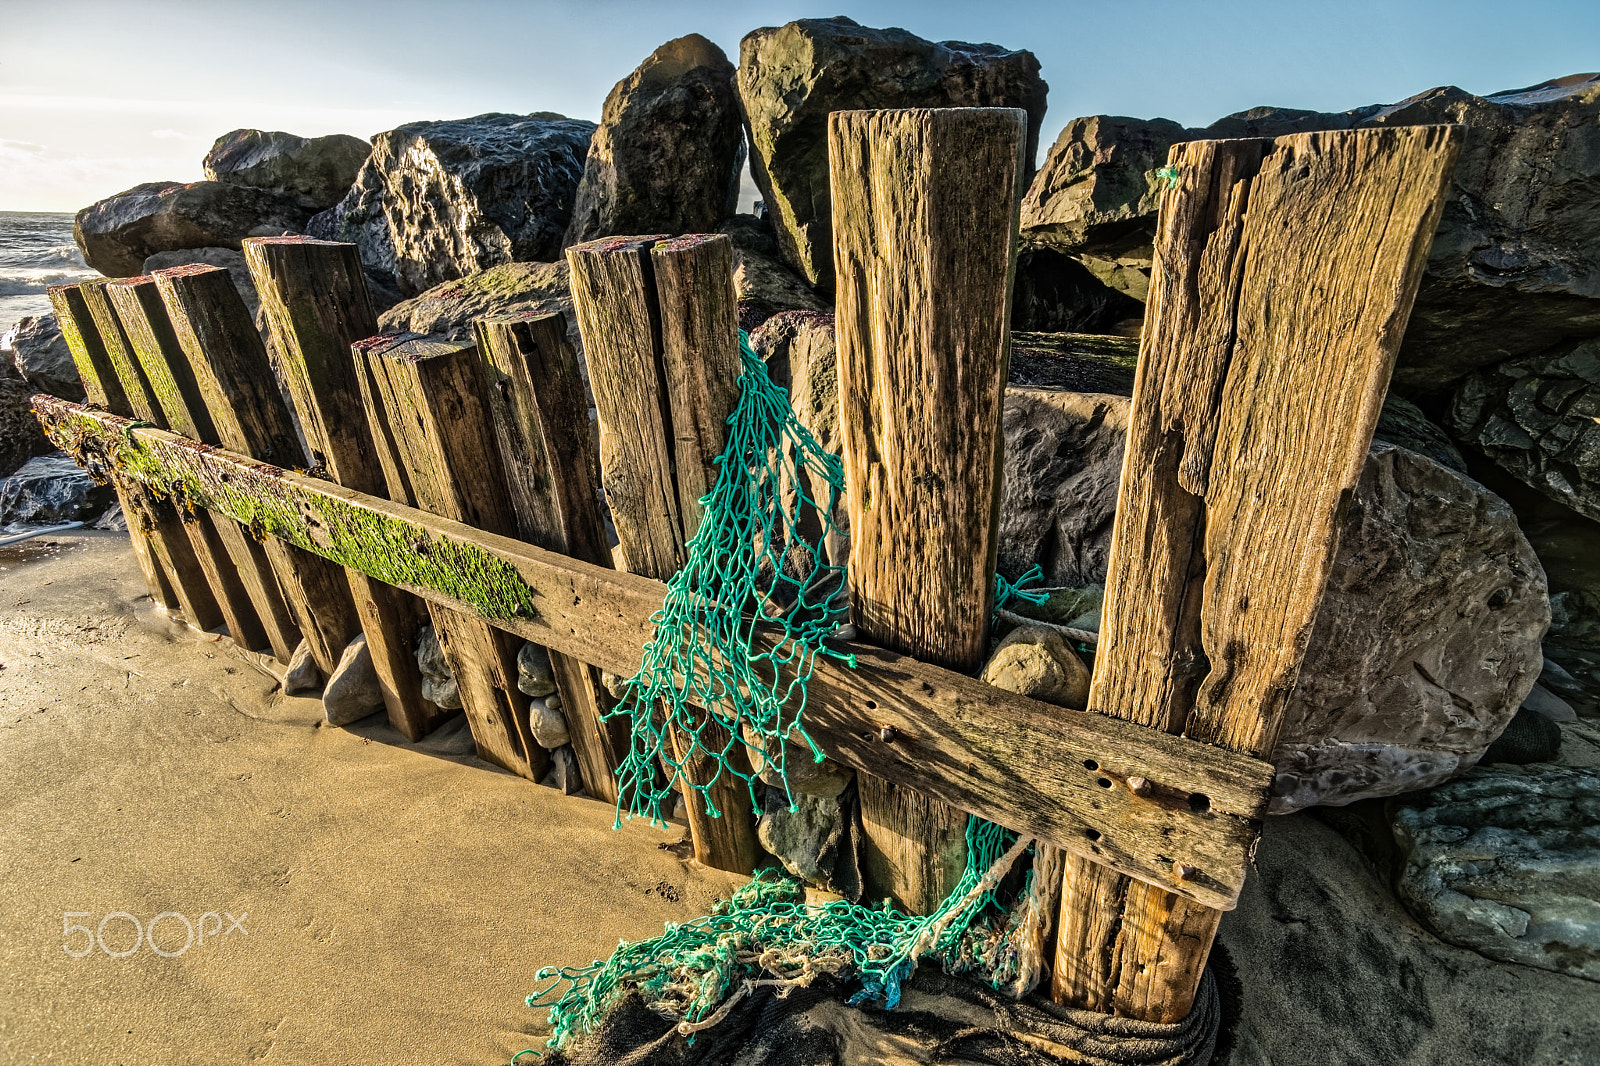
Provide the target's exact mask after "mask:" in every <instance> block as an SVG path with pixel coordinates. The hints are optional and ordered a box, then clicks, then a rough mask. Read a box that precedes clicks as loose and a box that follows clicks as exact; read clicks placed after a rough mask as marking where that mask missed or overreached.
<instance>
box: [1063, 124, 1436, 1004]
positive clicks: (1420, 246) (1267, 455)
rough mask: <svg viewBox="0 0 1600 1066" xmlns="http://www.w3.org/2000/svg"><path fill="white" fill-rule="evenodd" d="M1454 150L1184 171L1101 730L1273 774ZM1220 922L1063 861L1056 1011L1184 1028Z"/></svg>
mask: <svg viewBox="0 0 1600 1066" xmlns="http://www.w3.org/2000/svg"><path fill="white" fill-rule="evenodd" d="M1459 146H1460V129H1459V127H1447V126H1424V127H1409V128H1395V129H1379V130H1364V131H1359V132H1339V133H1309V134H1297V135H1294V136H1289V137H1280V138H1278V139H1277V140H1275V141H1265V140H1239V141H1198V142H1194V143H1191V144H1180V145H1177V146H1176V147H1174V148H1173V149H1172V152H1171V155H1170V157H1169V172H1170V173H1172V174H1174V175H1175V178H1173V179H1172V181H1173V185H1172V187H1171V188H1170V189H1169V190H1167V191H1166V192H1164V193H1163V199H1162V204H1161V216H1160V223H1159V228H1158V234H1157V237H1156V249H1155V264H1156V267H1155V271H1154V276H1153V278H1152V280H1151V288H1150V302H1149V310H1148V313H1147V316H1146V319H1145V329H1144V340H1143V344H1142V345H1141V351H1140V358H1139V371H1138V378H1137V382H1136V384H1135V387H1134V405H1133V417H1132V420H1131V424H1130V427H1129V433H1128V444H1127V452H1126V454H1125V458H1124V461H1123V469H1122V488H1121V492H1120V496H1119V502H1118V506H1117V521H1116V528H1115V530H1114V532H1113V535H1112V545H1111V556H1110V563H1109V572H1108V574H1107V577H1106V602H1105V606H1104V609H1103V612H1102V622H1101V629H1100V644H1099V647H1098V648H1097V649H1096V651H1097V654H1096V665H1095V674H1094V682H1093V686H1092V688H1091V690H1090V693H1089V709H1090V710H1091V711H1096V712H1099V713H1100V714H1106V715H1114V716H1117V717H1120V718H1127V719H1131V720H1133V721H1137V722H1140V723H1142V724H1145V725H1150V726H1155V727H1158V728H1161V729H1165V730H1167V731H1169V732H1173V733H1182V734H1184V735H1185V736H1187V737H1189V738H1191V739H1195V740H1200V741H1204V742H1207V743H1210V744H1215V745H1218V746H1220V747H1222V748H1228V749H1232V750H1234V751H1240V752H1245V753H1249V754H1253V755H1257V756H1260V757H1262V758H1269V757H1270V756H1271V754H1272V751H1273V747H1274V745H1275V742H1276V740H1277V736H1278V729H1279V726H1280V725H1281V723H1282V717H1283V710H1284V707H1285V705H1286V703H1287V701H1288V698H1289V696H1290V695H1291V693H1292V692H1293V690H1294V686H1295V680H1296V678H1297V676H1298V674H1299V670H1300V664H1301V661H1302V659H1303V657H1304V654H1305V647H1306V641H1307V640H1308V639H1309V636H1310V633H1311V627H1312V624H1313V621H1314V619H1315V617H1316V613H1317V607H1318V604H1319V603H1320V601H1321V599H1322V594H1323V585H1324V583H1325V582H1326V579H1327V575H1328V569H1329V566H1330V564H1331V561H1332V558H1333V555H1334V551H1335V549H1336V548H1337V546H1338V534H1339V527H1340V522H1341V520H1342V517H1343V513H1344V507H1345V504H1346V502H1347V501H1348V500H1349V497H1350V493H1351V492H1352V491H1353V489H1354V487H1355V484H1356V480H1357V478H1358V477H1359V475H1360V472H1361V468H1362V464H1363V463H1364V461H1365V459H1366V454H1367V448H1368V446H1369V444H1370V442H1371V440H1372V431H1373V427H1374V426H1375V425H1376V423H1377V418H1378V412H1379V410H1380V409H1381V408H1382V405H1383V398H1384V393H1385V391H1386V390H1387V387H1388V382H1389V372H1390V369H1391V368H1392V366H1393V361H1394V354H1395V351H1396V349H1397V348H1398V347H1399V343H1400V336H1401V334H1402V332H1403V331H1404V329H1405V323H1406V317H1407V315H1408V314H1409V313H1410V309H1411V302H1412V299H1413V297H1414V296H1415V295H1416V288H1417V283H1418V280H1419V279H1420V277H1421V274H1422V266H1423V262H1424V260H1425V259H1426V256H1427V251H1428V245H1429V242H1430V241H1431V239H1432V234H1433V230H1434V227H1435V225H1436V224H1437V223H1438V219H1439V211H1440V208H1441V205H1442V203H1443V199H1444V191H1445V188H1446V184H1447V182H1448V180H1449V176H1450V173H1451V170H1452V169H1453V167H1454V164H1455V158H1456V154H1457V152H1458V150H1459ZM1117 787H1118V788H1124V787H1127V785H1126V782H1119V784H1118V785H1117ZM1204 799H1205V797H1203V796H1202V797H1199V798H1198V799H1197V800H1195V801H1192V802H1191V805H1194V804H1195V803H1201V802H1203V800H1204ZM1196 809H1197V810H1203V809H1204V807H1203V806H1198V807H1196ZM1186 874H1188V875H1189V876H1193V875H1194V873H1193V871H1187V870H1184V869H1180V870H1179V876H1180V877H1184V876H1185V875H1186ZM1220 918H1221V912H1220V911H1218V910H1215V909H1213V908H1210V907H1207V906H1204V905H1202V904H1200V903H1196V902H1193V901H1192V900H1189V899H1185V898H1183V897H1181V896H1178V895H1175V894H1173V893H1171V892H1168V891H1166V890H1164V889H1162V888H1159V887H1156V886H1154V885H1152V884H1150V883H1147V882H1145V881H1136V880H1133V879H1131V878H1128V877H1125V876H1122V875H1121V874H1118V873H1115V872H1113V871H1111V870H1109V869H1106V868H1105V867H1103V866H1099V865H1096V864H1095V863H1093V862H1091V861H1089V860H1086V859H1083V858H1079V857H1076V856H1069V857H1068V859H1067V872H1066V875H1065V878H1064V881H1063V890H1062V899H1061V923H1060V932H1059V938H1058V941H1057V953H1056V960H1055V968H1054V975H1053V982H1052V992H1053V995H1054V997H1055V998H1056V999H1057V1001H1059V1002H1062V1003H1067V1004H1070V1005H1073V1006H1077V1007H1084V1008H1088V1009H1091V1010H1097V1011H1102V1012H1105V1013H1115V1014H1119V1015H1127V1016H1131V1017H1135V1018H1142V1019H1146V1020H1149V1021H1159V1022H1172V1021H1178V1020H1180V1019H1182V1018H1183V1017H1184V1016H1185V1015H1187V1014H1188V1012H1189V1009H1190V1006H1191V1005H1192V1003H1193V1000H1194V995H1195V990H1196V988H1197V986H1198V983H1199V980H1200V976H1201V973H1202V971H1203V969H1204V967H1205V960H1206V956H1207V954H1208V953H1209V952H1210V949H1211V942H1212V939H1213V937H1214V935H1215V933H1216V929H1217V923H1218V921H1219V919H1220Z"/></svg>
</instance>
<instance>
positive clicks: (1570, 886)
mask: <svg viewBox="0 0 1600 1066" xmlns="http://www.w3.org/2000/svg"><path fill="white" fill-rule="evenodd" d="M1393 820H1394V834H1395V840H1396V843H1397V844H1398V845H1399V848H1400V851H1401V854H1402V856H1403V859H1404V866H1403V867H1402V869H1401V872H1400V877H1399V881H1398V884H1397V888H1398V890H1399V893H1400V897H1401V898H1402V899H1403V900H1405V902H1406V904H1407V906H1409V907H1410V908H1411V910H1412V912H1413V913H1414V914H1416V915H1417V917H1419V918H1421V919H1422V921H1423V922H1424V923H1425V924H1427V925H1428V927H1429V928H1431V929H1432V930H1433V931H1434V932H1435V933H1437V934H1438V935H1439V936H1440V938H1442V939H1444V940H1447V941H1449V942H1450V943H1452V944H1459V945H1461V946H1462V947H1467V948H1472V949H1473V950H1474V951H1477V952H1480V953H1481V954H1484V955H1487V956H1488V957H1490V958H1493V959H1502V960H1504V961H1506V962H1518V963H1522V964H1523V965H1526V966H1537V967H1539V968H1541V969H1545V970H1554V971H1555V972H1557V973H1564V974H1569V975H1571V976H1574V977H1586V978H1588V979H1589V980H1591V981H1600V768H1596V767H1593V766H1589V767H1553V766H1533V767H1529V768H1527V769H1526V770H1522V771H1521V772H1518V771H1517V770H1515V769H1513V768H1511V767H1506V766H1497V767H1495V768H1494V769H1492V770H1490V769H1487V768H1485V769H1479V770H1476V771H1474V772H1473V773H1471V774H1470V775H1468V776H1466V777H1463V778H1462V779H1460V780H1459V781H1452V782H1450V783H1449V784H1447V785H1444V786H1442V787H1440V788H1436V789H1432V790H1430V791H1428V792H1423V793H1419V794H1417V795H1413V796H1407V797H1405V798H1404V799H1403V800H1399V801H1396V802H1395V805H1394V816H1393Z"/></svg>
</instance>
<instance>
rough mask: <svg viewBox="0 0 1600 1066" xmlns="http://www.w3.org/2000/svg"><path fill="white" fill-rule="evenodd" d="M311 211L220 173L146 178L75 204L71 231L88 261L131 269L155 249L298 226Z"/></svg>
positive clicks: (236, 239)
mask: <svg viewBox="0 0 1600 1066" xmlns="http://www.w3.org/2000/svg"><path fill="white" fill-rule="evenodd" d="M310 218H311V212H310V211H308V210H306V209H305V208H303V207H301V206H300V205H299V204H297V203H295V202H294V201H293V200H290V199H288V198H287V197H283V196H279V195H278V194H277V193H272V192H267V191H266V190H264V189H250V188H244V187H242V186H239V185H226V184H224V183H222V182H220V181H196V182H191V183H189V184H187V185H185V184H183V183H182V182H176V181H152V182H146V183H145V184H143V185H136V186H134V187H133V188H131V189H129V190H127V191H126V192H120V193H118V194H117V195H115V196H111V197H107V198H106V199H104V200H101V201H99V202H98V203H95V204H91V205H90V206H88V207H86V208H84V209H83V210H82V211H79V212H78V217H77V222H76V223H75V224H74V226H73V236H74V238H75V239H76V240H77V242H78V247H79V249H81V250H82V252H83V258H84V261H85V262H86V263H88V264H89V266H91V267H93V268H94V269H95V270H98V271H100V273H102V274H105V275H107V276H109V277H114V278H118V277H131V276H134V275H137V274H139V273H140V272H141V271H142V270H143V268H144V261H145V260H146V259H148V258H150V257H151V256H152V255H154V254H156V253H157V252H168V251H176V250H178V249H183V248H232V249H233V250H235V251H237V250H238V249H239V247H240V242H241V241H242V240H243V239H244V238H246V237H276V236H281V235H283V234H285V233H302V232H304V231H305V228H306V223H307V222H308V220H309V219H310Z"/></svg>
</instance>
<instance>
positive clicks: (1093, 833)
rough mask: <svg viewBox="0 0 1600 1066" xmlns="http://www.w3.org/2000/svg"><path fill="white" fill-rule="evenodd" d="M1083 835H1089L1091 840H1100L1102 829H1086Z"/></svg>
mask: <svg viewBox="0 0 1600 1066" xmlns="http://www.w3.org/2000/svg"><path fill="white" fill-rule="evenodd" d="M1083 835H1084V836H1086V837H1088V838H1089V839H1090V840H1099V839H1100V830H1098V829H1085V830H1084V831H1083Z"/></svg>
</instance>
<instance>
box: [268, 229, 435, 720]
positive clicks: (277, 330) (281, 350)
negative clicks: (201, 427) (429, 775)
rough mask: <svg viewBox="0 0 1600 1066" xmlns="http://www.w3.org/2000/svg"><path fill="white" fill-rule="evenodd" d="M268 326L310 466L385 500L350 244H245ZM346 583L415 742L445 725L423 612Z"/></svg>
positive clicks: (359, 288) (274, 240)
mask: <svg viewBox="0 0 1600 1066" xmlns="http://www.w3.org/2000/svg"><path fill="white" fill-rule="evenodd" d="M244 257H245V262H246V263H248V264H249V267H250V274H251V277H252V278H253V279H254V281H255V286H256V293H257V294H258V295H259V296H260V297H261V308H262V310H263V311H264V312H265V314H266V319H267V327H268V329H270V330H271V332H272V338H273V342H274V344H275V346H276V348H277V351H278V356H279V361H280V364H281V366H282V368H283V371H284V376H285V377H286V378H287V379H288V384H289V394H290V396H291V397H292V398H293V400H294V406H295V409H296V411H298V412H299V415H300V426H301V428H302V429H303V430H304V431H305V435H306V442H307V444H309V445H310V448H311V460H312V466H313V467H314V468H317V469H319V470H320V471H322V472H323V476H324V477H326V478H328V479H329V480H330V481H333V482H335V483H336V484H340V485H343V486H344V487H346V488H350V489H355V490H356V491H357V492H365V493H370V494H372V495H378V496H381V495H383V494H384V493H385V491H386V483H385V481H384V475H383V467H382V465H381V464H380V462H379V459H378V453H377V448H376V445H375V444H374V442H373V439H372V430H371V428H370V427H369V426H368V423H367V413H366V410H365V408H363V407H362V405H361V389H360V385H359V384H358V382H357V380H356V368H355V361H354V357H353V356H352V353H351V351H350V346H351V345H352V344H354V343H355V342H356V341H359V340H365V339H366V338H368V337H371V336H373V335H374V334H376V333H377V332H378V316H377V314H376V313H375V312H374V311H373V309H372V297H371V295H370V294H369V293H368V291H367V282H366V278H365V276H364V275H363V274H362V272H361V257H360V256H359V255H358V254H357V252H356V247H355V245H353V244H339V243H335V242H332V241H318V240H312V239H311V238H308V237H258V238H251V239H249V240H246V241H245V242H244ZM345 577H346V579H347V580H348V581H349V583H350V593H351V596H352V597H353V598H354V600H355V606H356V613H357V614H358V615H359V616H360V620H361V629H362V631H363V632H365V633H366V635H367V648H368V650H369V651H370V652H371V655H372V665H373V668H374V669H375V670H376V671H377V674H378V681H379V684H380V685H381V686H382V688H383V703H384V708H385V709H386V710H387V711H388V714H389V721H390V723H391V724H392V725H393V726H394V727H395V728H396V729H398V730H399V731H400V732H401V733H402V734H404V735H405V736H406V738H407V739H409V740H413V741H416V740H421V739H422V738H423V737H425V736H427V735H428V733H429V732H431V731H432V729H433V727H434V726H435V725H437V724H438V723H439V722H440V721H441V720H442V719H443V718H444V717H445V714H444V712H442V711H440V709H439V708H438V707H436V706H434V704H433V703H432V702H430V701H429V700H427V699H425V698H423V695H422V673H421V671H420V670H419V669H418V667H417V652H416V648H417V637H418V634H419V633H420V631H421V629H422V624H423V622H424V620H425V619H426V618H427V609H426V607H425V606H424V605H423V604H422V601H420V600H418V599H417V598H416V597H415V596H413V595H411V594H410V593H407V592H402V591H400V590H399V589H397V588H395V587H394V586H393V585H385V584H384V583H383V582H381V581H376V580H374V579H372V578H371V577H369V576H368V575H366V574H363V573H362V572H361V571H359V570H353V569H347V570H346V571H345Z"/></svg>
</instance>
